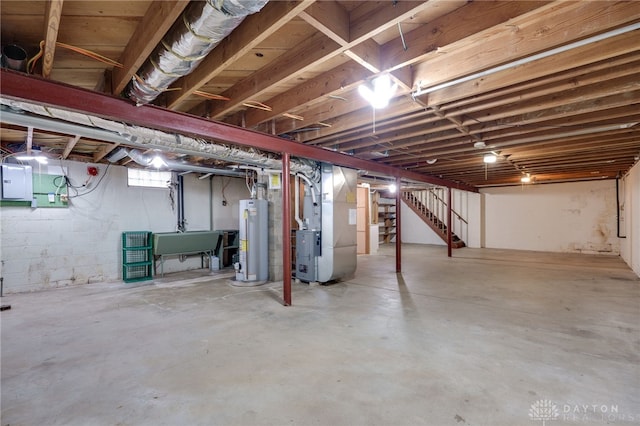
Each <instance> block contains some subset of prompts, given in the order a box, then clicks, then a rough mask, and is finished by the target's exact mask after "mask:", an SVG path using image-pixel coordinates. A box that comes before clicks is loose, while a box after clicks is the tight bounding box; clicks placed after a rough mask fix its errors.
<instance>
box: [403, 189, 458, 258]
mask: <svg viewBox="0 0 640 426" xmlns="http://www.w3.org/2000/svg"><path fill="white" fill-rule="evenodd" d="M442 198H443V197H440V196H439V195H438V194H437V193H436V191H434V190H422V191H403V192H402V201H404V202H405V204H406V205H407V206H409V208H411V210H413V211H414V212H415V213H416V214H417V215H418V216H419V217H420V218H421V219H422V220H423V221H424V223H426V224H427V225H429V227H430V228H431V229H432V230H433V231H434V232H435V233H436V234H437V235H438V236H439V237H440V238H442V240H443V241H444V242H447V229H448V228H447V223H446V209H447V205H446V203H445V201H444V200H443V199H442ZM452 213H453V215H454V216H455V217H456V218H457V219H459V220H461V221H462V222H464V223H465V224H466V223H467V221H466V220H465V219H463V218H462V217H461V216H460V215H459V214H458V213H456V212H454V211H452ZM451 245H452V247H453V248H462V247H465V243H464V241H462V239H461V238H460V237H459V236H458V235H456V234H455V233H452V234H451Z"/></svg>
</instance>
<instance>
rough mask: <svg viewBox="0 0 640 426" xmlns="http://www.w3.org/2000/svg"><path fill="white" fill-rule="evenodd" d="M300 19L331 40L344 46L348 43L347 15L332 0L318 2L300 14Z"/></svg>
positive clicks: (340, 6)
mask: <svg viewBox="0 0 640 426" xmlns="http://www.w3.org/2000/svg"><path fill="white" fill-rule="evenodd" d="M299 16H300V18H302V19H304V20H305V21H306V22H307V23H308V24H309V25H311V26H312V27H314V28H315V29H316V30H318V31H320V32H321V33H323V34H324V35H326V36H327V37H329V38H330V39H331V40H333V41H335V42H336V43H338V44H340V45H342V46H344V45H346V44H347V43H349V42H350V41H351V40H350V34H349V13H348V12H347V11H346V10H345V9H344V8H343V7H342V5H340V4H339V3H338V2H336V1H334V0H328V1H319V2H316V3H314V4H313V5H311V7H309V8H307V9H306V10H304V11H303V12H301V13H300V15H299Z"/></svg>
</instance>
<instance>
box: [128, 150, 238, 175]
mask: <svg viewBox="0 0 640 426" xmlns="http://www.w3.org/2000/svg"><path fill="white" fill-rule="evenodd" d="M125 151H126V153H127V156H128V157H129V158H131V159H132V160H133V162H134V163H136V164H140V165H141V166H144V167H152V165H153V159H154V155H149V154H143V153H142V151H138V150H136V149H129V150H125ZM162 161H163V162H164V163H165V164H166V168H167V169H169V170H171V171H174V172H194V173H204V174H212V175H217V176H234V177H243V176H244V175H245V173H243V172H240V171H237V170H229V169H218V168H213V167H204V166H197V165H194V164H189V163H182V162H180V161H173V160H169V159H166V158H165V159H163V160H162Z"/></svg>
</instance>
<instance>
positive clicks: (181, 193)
mask: <svg viewBox="0 0 640 426" xmlns="http://www.w3.org/2000/svg"><path fill="white" fill-rule="evenodd" d="M177 189H178V232H184V231H186V230H187V226H186V221H185V220H184V177H183V176H182V175H178V186H177Z"/></svg>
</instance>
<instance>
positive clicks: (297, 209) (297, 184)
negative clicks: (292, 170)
mask: <svg viewBox="0 0 640 426" xmlns="http://www.w3.org/2000/svg"><path fill="white" fill-rule="evenodd" d="M293 181H294V182H295V185H294V192H295V198H294V203H295V206H294V215H295V219H296V222H297V223H298V229H304V223H303V222H302V219H300V178H299V177H298V175H295V176H294V178H293ZM282 196H283V197H284V196H286V194H282Z"/></svg>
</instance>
